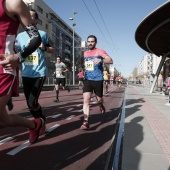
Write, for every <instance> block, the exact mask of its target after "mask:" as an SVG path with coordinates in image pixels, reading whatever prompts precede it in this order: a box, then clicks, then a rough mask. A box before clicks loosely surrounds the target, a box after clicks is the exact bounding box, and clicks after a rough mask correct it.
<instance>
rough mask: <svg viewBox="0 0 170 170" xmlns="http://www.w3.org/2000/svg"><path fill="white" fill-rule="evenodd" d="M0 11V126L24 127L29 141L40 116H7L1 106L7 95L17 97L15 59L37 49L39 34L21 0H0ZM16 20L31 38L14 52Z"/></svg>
mask: <svg viewBox="0 0 170 170" xmlns="http://www.w3.org/2000/svg"><path fill="white" fill-rule="evenodd" d="M0 11H1V12H0V25H1V26H0V54H1V55H0V127H9V126H13V127H14V126H23V127H26V128H28V129H29V132H30V134H29V142H30V143H31V144H32V143H35V142H36V141H37V139H38V137H39V131H40V129H41V127H42V120H41V119H40V118H37V119H34V120H29V119H26V118H23V117H21V116H19V115H16V114H11V115H9V114H8V113H7V110H6V108H5V107H6V104H7V102H8V101H9V99H10V97H11V96H12V97H15V96H18V73H17V67H18V64H19V62H22V61H23V60H24V59H25V58H26V57H27V56H28V55H29V54H31V53H32V52H33V51H34V50H35V49H36V48H38V46H39V44H40V43H41V37H40V35H39V33H38V30H37V28H36V26H35V25H34V24H33V22H32V19H31V16H30V13H29V10H28V8H27V6H26V4H25V3H24V2H23V1H22V0H12V1H11V0H0ZM20 23H21V24H22V26H23V27H24V29H25V30H26V32H27V34H28V35H29V36H30V38H31V39H30V41H29V42H27V43H26V44H25V49H24V50H23V51H21V52H19V53H17V54H15V51H14V41H15V36H16V34H17V30H18V27H19V24H20Z"/></svg>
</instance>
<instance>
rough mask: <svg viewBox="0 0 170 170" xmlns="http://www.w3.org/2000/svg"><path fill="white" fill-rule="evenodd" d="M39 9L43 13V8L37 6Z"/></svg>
mask: <svg viewBox="0 0 170 170" xmlns="http://www.w3.org/2000/svg"><path fill="white" fill-rule="evenodd" d="M37 11H38V12H40V13H41V14H42V13H43V9H42V8H41V7H39V6H37Z"/></svg>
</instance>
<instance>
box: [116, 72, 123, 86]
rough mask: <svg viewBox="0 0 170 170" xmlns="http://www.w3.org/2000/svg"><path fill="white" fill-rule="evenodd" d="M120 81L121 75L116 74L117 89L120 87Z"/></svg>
mask: <svg viewBox="0 0 170 170" xmlns="http://www.w3.org/2000/svg"><path fill="white" fill-rule="evenodd" d="M122 81H123V79H122V77H121V75H118V76H117V77H116V83H117V87H118V88H119V89H120V87H121V84H122Z"/></svg>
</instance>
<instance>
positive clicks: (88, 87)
mask: <svg viewBox="0 0 170 170" xmlns="http://www.w3.org/2000/svg"><path fill="white" fill-rule="evenodd" d="M83 83H84V86H83V93H85V92H93V91H94V93H95V94H96V95H97V96H98V97H103V80H101V81H93V80H84V82H83Z"/></svg>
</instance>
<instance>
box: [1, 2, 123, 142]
mask: <svg viewBox="0 0 170 170" xmlns="http://www.w3.org/2000/svg"><path fill="white" fill-rule="evenodd" d="M0 11H1V13H0V18H1V20H0V24H1V27H0V127H9V126H11V127H15V126H23V127H26V128H27V129H28V131H29V142H30V143H31V144H33V143H35V142H36V141H37V139H38V138H39V136H40V135H42V134H43V133H44V132H45V130H46V125H45V124H46V115H45V114H44V113H43V111H42V108H41V105H40V103H39V102H38V99H39V96H40V94H41V91H42V87H43V85H44V82H45V79H46V76H47V66H46V59H45V53H51V54H53V53H54V51H55V48H54V45H53V42H52V41H51V39H50V37H49V36H48V34H47V33H46V32H44V31H42V30H38V29H37V27H36V24H37V22H38V14H37V12H36V11H35V10H32V9H31V10H29V9H28V7H27V6H26V4H25V3H24V2H23V1H22V0H13V1H10V0H6V1H4V0H0ZM20 24H21V25H22V26H23V28H24V30H25V31H24V32H21V33H19V34H18V35H17V31H18V27H19V25H20ZM9 42H10V43H9ZM87 44H88V50H87V51H85V52H84V66H83V69H81V70H80V72H79V73H78V74H77V76H78V79H79V83H78V87H79V88H80V87H81V89H82V90H83V113H84V120H83V122H82V125H81V127H80V128H81V129H89V128H90V124H89V116H90V99H91V96H92V94H93V93H94V94H95V96H96V100H97V102H98V105H99V108H100V111H101V113H103V114H104V113H105V111H106V110H105V107H104V105H103V92H104V93H108V85H109V81H110V84H111V85H113V81H114V77H113V75H112V74H111V75H110V74H109V72H108V71H107V68H106V67H104V68H103V64H112V63H113V60H112V58H111V57H110V56H109V55H108V54H107V53H106V52H105V51H104V50H102V49H99V48H96V44H97V37H96V36H94V35H90V36H88V37H87ZM19 64H21V68H22V82H23V90H24V95H25V98H26V103H27V106H28V108H29V111H30V114H31V115H32V116H33V119H32V120H30V119H26V118H24V117H22V116H19V115H18V114H12V115H9V114H8V112H7V109H6V106H8V111H10V110H12V109H13V107H14V105H13V103H12V97H17V96H19V93H18V71H19ZM68 71H69V70H68V68H67V66H66V65H65V64H64V63H63V62H62V57H61V56H57V57H56V63H55V70H54V74H53V76H54V78H55V91H56V98H55V99H54V102H59V89H60V86H61V87H62V89H63V90H67V91H68V92H70V88H69V87H68V86H66V80H65V73H66V72H68ZM118 82H120V80H118Z"/></svg>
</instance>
